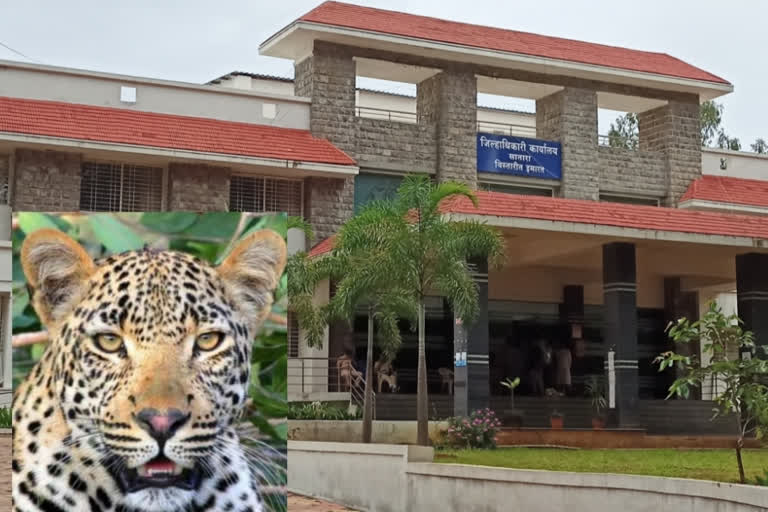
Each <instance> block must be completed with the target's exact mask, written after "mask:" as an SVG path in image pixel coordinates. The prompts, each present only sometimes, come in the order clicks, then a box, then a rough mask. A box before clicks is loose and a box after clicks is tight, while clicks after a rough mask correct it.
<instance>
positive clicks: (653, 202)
mask: <svg viewBox="0 0 768 512" xmlns="http://www.w3.org/2000/svg"><path fill="white" fill-rule="evenodd" d="M600 201H602V202H605V203H624V204H640V205H645V206H659V200H658V199H654V198H652V197H637V196H619V195H611V194H600Z"/></svg>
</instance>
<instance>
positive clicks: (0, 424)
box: [0, 407, 12, 428]
mask: <svg viewBox="0 0 768 512" xmlns="http://www.w3.org/2000/svg"><path fill="white" fill-rule="evenodd" d="M11 423H12V421H11V409H10V408H9V407H3V408H2V409H0V428H11V426H12V425H11Z"/></svg>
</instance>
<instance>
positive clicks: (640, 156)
mask: <svg viewBox="0 0 768 512" xmlns="http://www.w3.org/2000/svg"><path fill="white" fill-rule="evenodd" d="M597 153H598V164H599V169H600V193H618V194H639V195H646V196H651V197H656V198H659V199H661V198H663V197H664V196H665V195H666V160H665V157H664V154H663V153H661V152H658V151H633V150H631V149H624V148H612V147H608V146H600V147H599V148H598V151H597Z"/></svg>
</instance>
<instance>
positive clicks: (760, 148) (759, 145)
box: [749, 138, 768, 155]
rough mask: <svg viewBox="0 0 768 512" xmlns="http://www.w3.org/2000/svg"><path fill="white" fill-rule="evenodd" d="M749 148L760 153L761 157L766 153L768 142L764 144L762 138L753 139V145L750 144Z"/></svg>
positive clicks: (767, 151)
mask: <svg viewBox="0 0 768 512" xmlns="http://www.w3.org/2000/svg"><path fill="white" fill-rule="evenodd" d="M749 147H751V148H752V151H754V152H755V153H760V154H761V155H762V154H764V153H768V142H765V139H763V138H759V139H755V143H754V144H750V145H749Z"/></svg>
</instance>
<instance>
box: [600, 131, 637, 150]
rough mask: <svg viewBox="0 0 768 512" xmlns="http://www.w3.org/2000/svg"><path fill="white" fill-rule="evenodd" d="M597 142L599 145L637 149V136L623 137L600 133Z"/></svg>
mask: <svg viewBox="0 0 768 512" xmlns="http://www.w3.org/2000/svg"><path fill="white" fill-rule="evenodd" d="M597 144H598V145H599V146H607V147H614V148H624V149H631V150H637V138H633V137H622V136H620V135H599V134H598V136H597Z"/></svg>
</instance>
